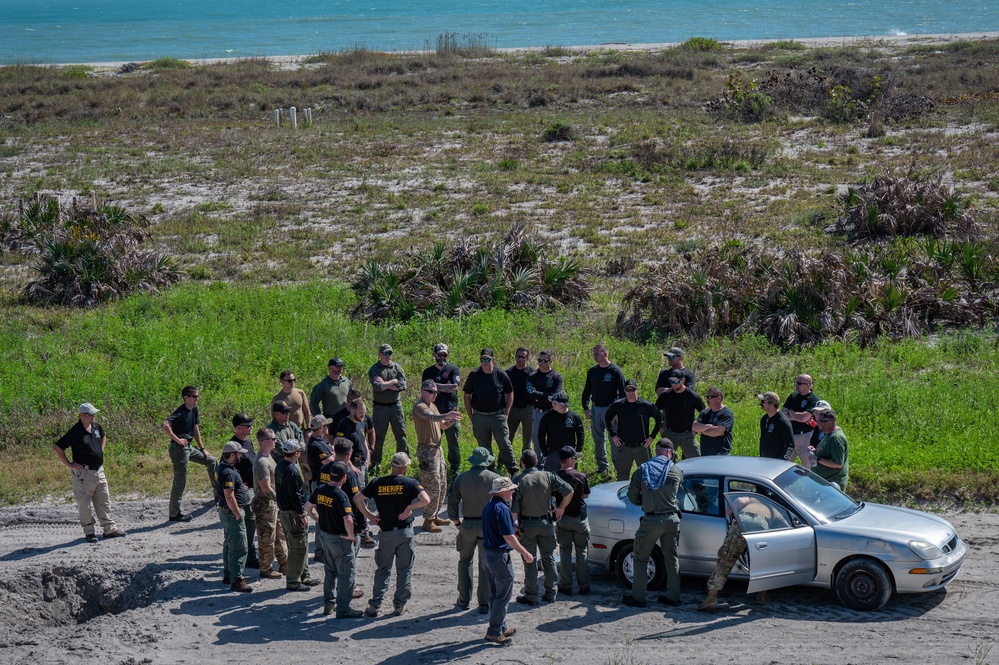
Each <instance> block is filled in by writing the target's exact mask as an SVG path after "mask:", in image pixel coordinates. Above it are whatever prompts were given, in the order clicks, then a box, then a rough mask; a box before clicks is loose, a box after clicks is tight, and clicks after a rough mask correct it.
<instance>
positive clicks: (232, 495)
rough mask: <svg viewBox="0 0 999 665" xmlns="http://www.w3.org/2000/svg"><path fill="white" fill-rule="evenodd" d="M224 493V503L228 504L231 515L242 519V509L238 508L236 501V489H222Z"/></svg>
mask: <svg viewBox="0 0 999 665" xmlns="http://www.w3.org/2000/svg"><path fill="white" fill-rule="evenodd" d="M222 493H223V494H225V503H226V505H227V506H229V510H231V511H232V516H233V517H235V518H236V519H237V520H241V519H243V511H242V510H240V508H239V504H238V503H236V490H222Z"/></svg>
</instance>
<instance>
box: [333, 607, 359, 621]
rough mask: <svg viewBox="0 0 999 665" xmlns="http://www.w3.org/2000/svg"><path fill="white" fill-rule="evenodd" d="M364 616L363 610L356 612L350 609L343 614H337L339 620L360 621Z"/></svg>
mask: <svg viewBox="0 0 999 665" xmlns="http://www.w3.org/2000/svg"><path fill="white" fill-rule="evenodd" d="M362 616H364V612H362V611H361V610H354V609H351V608H349V607H348V608H347V609H346V610H344V611H343V612H337V613H336V618H337V619H359V618H361V617H362Z"/></svg>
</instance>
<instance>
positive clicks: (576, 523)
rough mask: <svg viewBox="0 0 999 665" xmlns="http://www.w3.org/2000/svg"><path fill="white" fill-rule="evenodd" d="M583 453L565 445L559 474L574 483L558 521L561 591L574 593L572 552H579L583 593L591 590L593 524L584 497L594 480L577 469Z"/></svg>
mask: <svg viewBox="0 0 999 665" xmlns="http://www.w3.org/2000/svg"><path fill="white" fill-rule="evenodd" d="M579 455H580V453H579V451H578V450H577V449H575V448H573V447H572V446H565V447H563V448H562V449H561V450H559V452H558V458H559V466H560V469H559V471H558V473H557V474H556V475H557V476H558V477H559V478H561V479H562V480H564V481H565V482H567V483H569V485H571V486H572V499H571V500H570V501H569V505H568V506H566V508H565V512H564V513H562V519H560V520H559V521H558V530H557V531H556V534H555V537H556V539H557V540H558V552H559V573H558V592H559V593H561V594H565V595H567V596H571V595H572V570H573V565H572V554H573V550H575V553H576V566H575V569H576V583H577V584H579V594H580V595H582V596H586V595H588V594H589V593H590V571H589V568H588V564H587V561H588V559H587V557H588V552H589V547H590V523H589V521H588V520H587V519H586V503H585V502H584V499H586V497H588V496H590V482H589V480H587V478H586V476H585V475H584V474H583V473H581V472H579V471H577V470H576V459H577V458H578V457H579ZM562 499H563V497H562V495H561V494H559V493H558V492H555V502H556V503H561V501H562Z"/></svg>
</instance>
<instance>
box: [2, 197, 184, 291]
mask: <svg viewBox="0 0 999 665" xmlns="http://www.w3.org/2000/svg"><path fill="white" fill-rule="evenodd" d="M2 219H3V221H2V222H0V233H2V234H3V241H4V242H3V243H2V245H3V247H4V248H7V249H11V248H13V244H14V243H17V249H19V250H20V251H24V252H33V253H37V254H38V255H39V258H38V262H37V264H36V265H35V267H34V270H35V271H36V272H37V273H38V275H39V279H36V280H33V281H31V282H30V283H29V284H28V285H27V287H25V290H24V295H25V297H26V298H27V300H29V301H31V302H34V303H38V304H44V305H64V306H74V307H92V306H94V305H97V304H100V303H102V302H106V301H108V300H112V299H114V298H118V297H122V296H125V295H128V294H131V293H134V292H137V291H156V290H157V289H158V287H161V286H166V285H169V284H174V283H176V282H178V281H179V280H180V275H179V273H178V272H177V270H176V269H175V267H174V265H173V263H172V261H170V259H168V258H166V257H163V256H161V255H159V254H157V253H155V252H152V251H149V250H142V249H140V248H139V245H140V244H141V243H142V242H143V241H145V240H147V239H148V238H149V233H148V231H147V230H146V228H147V227H148V225H149V222H148V221H147V220H146V219H145V218H144V217H142V216H135V215H133V214H132V213H130V212H128V211H127V210H125V209H124V208H122V207H119V206H115V205H111V204H107V203H103V202H100V201H98V200H97V199H96V197H95V198H94V199H93V200H92V201H91V202H87V203H83V202H80V201H78V200H76V199H74V200H73V203H72V205H71V206H69V208H68V209H67V207H65V206H63V205H62V204H60V203H59V201H58V200H57V199H55V198H49V197H39V196H36V197H35V198H34V199H33V200H32V201H31V202H30V204H28V205H27V206H26V205H24V202H23V201H21V202H20V204H19V210H18V213H17V214H16V215H9V214H8V215H4V216H3V218H2Z"/></svg>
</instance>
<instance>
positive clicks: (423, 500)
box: [358, 490, 430, 521]
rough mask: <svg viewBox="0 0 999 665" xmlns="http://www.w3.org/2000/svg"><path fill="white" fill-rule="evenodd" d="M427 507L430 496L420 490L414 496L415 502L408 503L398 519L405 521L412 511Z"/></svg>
mask: <svg viewBox="0 0 999 665" xmlns="http://www.w3.org/2000/svg"><path fill="white" fill-rule="evenodd" d="M358 496H360V495H358ZM429 505H430V495H429V494H427V491H426V490H421V491H420V493H419V494H418V495H417V496H416V500H415V501H413V502H412V503H410V504H409V505H408V506H406V509H405V510H404V511H402V512H401V513H399V519H400V520H402V521H406V520H408V519H409V516H410V515H412V514H413V511H414V510H416V509H417V508H423V507H424V506H429Z"/></svg>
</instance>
